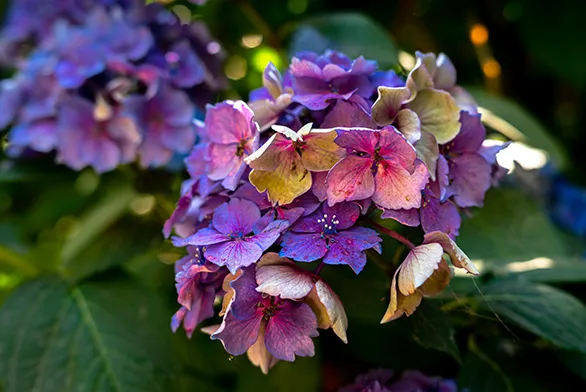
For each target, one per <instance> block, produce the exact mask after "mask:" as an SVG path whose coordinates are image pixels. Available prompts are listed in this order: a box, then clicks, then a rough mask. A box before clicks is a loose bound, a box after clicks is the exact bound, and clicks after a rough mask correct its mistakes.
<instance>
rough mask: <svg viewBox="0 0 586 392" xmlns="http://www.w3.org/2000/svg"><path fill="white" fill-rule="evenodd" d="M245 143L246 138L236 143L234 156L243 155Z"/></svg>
mask: <svg viewBox="0 0 586 392" xmlns="http://www.w3.org/2000/svg"><path fill="white" fill-rule="evenodd" d="M246 143H247V140H246V139H242V140H240V144H238V146H237V147H236V156H237V157H241V156H242V155H244V152H245V149H246Z"/></svg>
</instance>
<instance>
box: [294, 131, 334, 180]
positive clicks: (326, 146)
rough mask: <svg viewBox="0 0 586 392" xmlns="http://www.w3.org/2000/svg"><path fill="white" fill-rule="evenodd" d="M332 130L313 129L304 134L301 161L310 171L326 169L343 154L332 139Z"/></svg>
mask: <svg viewBox="0 0 586 392" xmlns="http://www.w3.org/2000/svg"><path fill="white" fill-rule="evenodd" d="M336 136H337V134H336V132H334V131H320V130H313V131H311V133H309V134H308V135H307V136H304V138H303V139H304V140H305V146H304V148H303V150H302V151H301V161H302V162H303V165H304V166H305V168H306V169H307V170H309V171H312V172H320V171H327V170H330V169H331V168H332V166H334V165H335V164H336V163H338V161H339V160H340V159H341V158H342V157H343V156H344V150H342V149H341V148H340V147H339V146H338V145H337V144H336V143H334V139H335V138H336Z"/></svg>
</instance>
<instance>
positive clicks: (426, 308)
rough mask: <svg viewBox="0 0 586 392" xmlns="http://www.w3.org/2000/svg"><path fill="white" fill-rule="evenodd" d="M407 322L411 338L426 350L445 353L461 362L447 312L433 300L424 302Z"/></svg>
mask: <svg viewBox="0 0 586 392" xmlns="http://www.w3.org/2000/svg"><path fill="white" fill-rule="evenodd" d="M407 320H409V326H410V327H411V328H410V331H411V337H412V338H413V339H414V340H415V341H416V342H417V343H419V344H420V345H422V346H423V347H425V348H431V349H434V350H439V351H443V352H445V353H448V354H450V355H451V356H452V357H454V358H455V359H456V360H457V361H458V362H460V351H459V350H458V346H457V345H456V341H455V340H454V328H453V327H452V325H451V324H450V320H449V318H448V316H447V314H446V313H445V312H443V311H442V310H441V309H440V308H439V306H438V305H437V304H436V303H435V302H434V301H432V300H424V301H423V302H422V303H421V305H420V306H419V307H418V308H417V311H416V312H415V313H413V315H411V316H410V317H409V318H408V319H407Z"/></svg>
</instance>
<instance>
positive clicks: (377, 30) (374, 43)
mask: <svg viewBox="0 0 586 392" xmlns="http://www.w3.org/2000/svg"><path fill="white" fill-rule="evenodd" d="M326 43H327V45H329V46H330V47H329V48H330V49H336V50H339V51H341V52H343V53H345V54H347V55H348V56H350V57H358V56H364V58H366V59H370V60H376V61H378V62H379V64H380V65H381V66H382V67H393V66H396V65H397V45H396V44H395V42H394V40H393V39H392V38H391V36H390V34H389V33H388V32H386V31H385V30H384V28H383V27H381V26H380V25H379V24H378V23H377V22H375V21H374V20H372V19H370V18H369V17H367V16H365V15H362V14H357V13H345V12H340V13H332V14H328V15H321V16H317V17H312V18H308V19H306V20H304V21H303V22H302V23H301V24H300V25H299V27H298V30H297V32H296V33H294V35H293V38H292V42H291V48H290V51H291V54H295V53H296V52H299V51H302V50H313V51H318V52H321V51H323V50H324V49H325V48H326Z"/></svg>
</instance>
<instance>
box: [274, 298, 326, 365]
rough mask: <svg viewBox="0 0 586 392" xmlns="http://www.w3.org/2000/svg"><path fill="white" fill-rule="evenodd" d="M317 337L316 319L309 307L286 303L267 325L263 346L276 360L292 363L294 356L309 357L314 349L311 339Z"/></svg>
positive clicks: (297, 303) (300, 303) (299, 303)
mask: <svg viewBox="0 0 586 392" xmlns="http://www.w3.org/2000/svg"><path fill="white" fill-rule="evenodd" d="M315 336H318V332H317V319H316V317H315V314H314V313H313V311H312V310H311V308H310V307H309V305H307V304H305V303H302V302H293V301H286V302H285V304H283V305H282V306H281V307H279V308H278V309H277V311H276V313H275V315H274V316H273V317H271V318H270V319H269V321H268V323H267V327H266V330H265V335H264V338H265V346H266V347H267V350H268V351H269V352H270V353H271V354H272V355H273V356H274V357H275V358H277V359H281V360H284V361H294V360H295V356H296V355H297V356H300V357H311V356H313V355H314V354H315V347H314V345H313V341H312V340H311V337H315Z"/></svg>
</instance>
